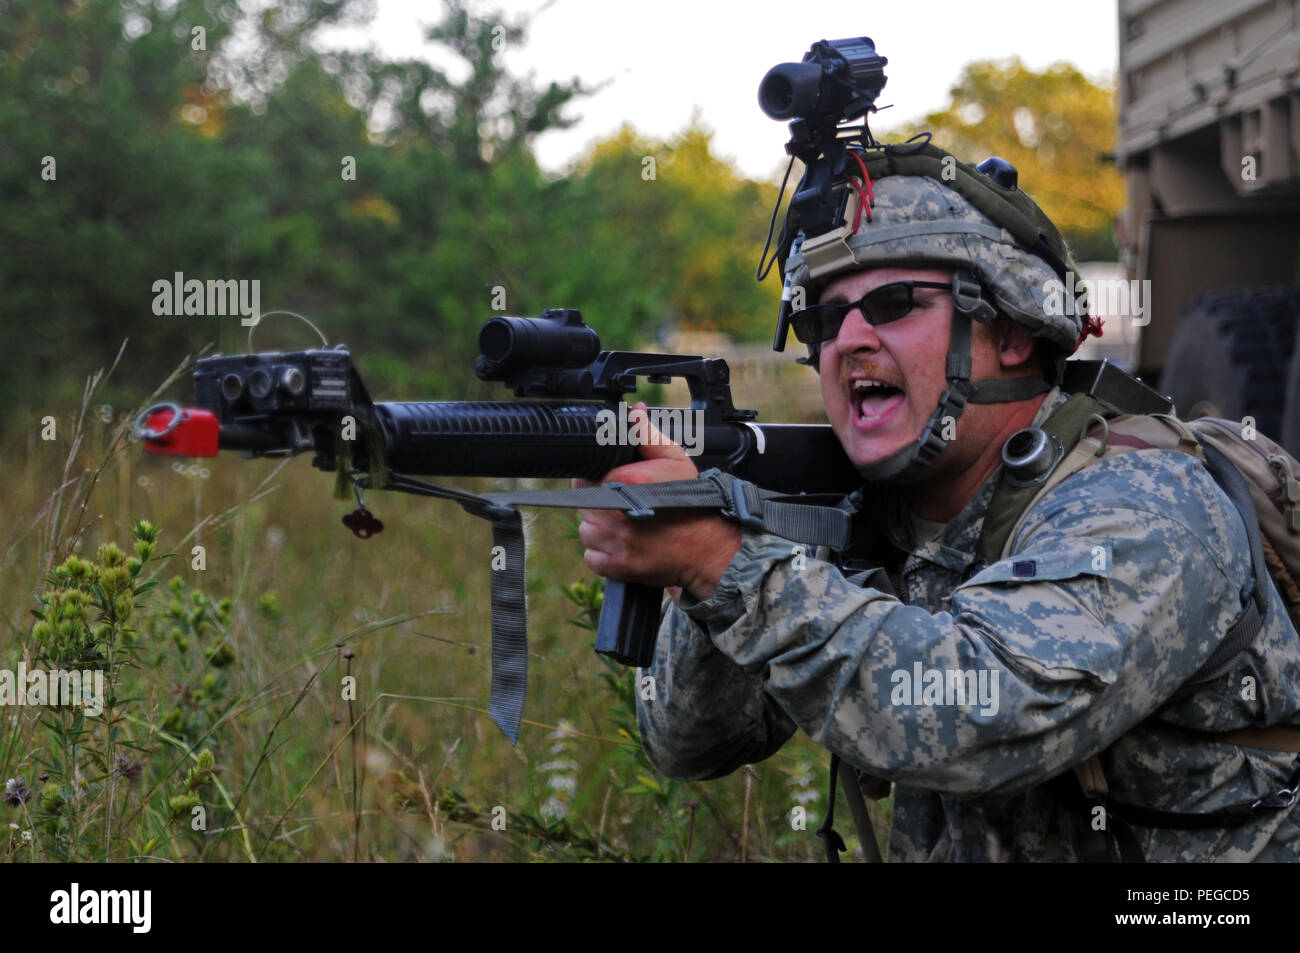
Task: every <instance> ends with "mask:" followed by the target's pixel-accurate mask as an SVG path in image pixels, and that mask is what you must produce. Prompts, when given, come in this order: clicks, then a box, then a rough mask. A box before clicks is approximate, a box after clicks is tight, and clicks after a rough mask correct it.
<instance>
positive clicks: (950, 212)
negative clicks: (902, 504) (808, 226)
mask: <svg viewBox="0 0 1300 953" xmlns="http://www.w3.org/2000/svg"><path fill="white" fill-rule="evenodd" d="M828 191H829V195H830V197H831V199H830V200H831V202H832V203H834V204H837V205H838V206H839V208H840V209H842V212H841V213H840V214H839V215H837V220H838V221H839V222H841V223H843V224H841V225H840V226H839V227H836V228H832V229H830V230H826V231H822V232H821V234H816V235H813V236H811V237H810V236H807V235H805V234H804V233H803V230H802V229H801V226H800V222H799V216H798V209H797V207H796V205H795V204H792V206H791V209H790V213H789V215H788V217H787V219H786V224H785V228H784V229H783V230H782V235H781V239H780V241H779V243H778V250H777V260H778V262H780V263H781V266H782V275H783V279H784V284H785V292H784V296H783V305H782V311H781V316H780V319H779V324H778V328H777V340H776V342H775V343H774V345H773V346H774V347H776V349H777V350H781V349H783V347H784V342H785V336H786V332H787V328H788V326H789V325H788V321H789V314H790V311H791V310H792V309H791V307H790V303H791V301H797V300H798V299H799V298H803V299H804V300H807V301H816V300H817V298H818V296H819V295H820V293H821V291H822V289H823V288H824V287H825V286H826V285H827V284H828V283H829V282H830V281H831V280H832V279H833V278H834V277H836V276H837V275H840V274H843V273H845V272H848V271H857V270H860V269H864V268H882V267H929V268H943V269H952V271H953V281H952V299H953V310H952V333H951V337H950V340H949V345H948V355H947V365H946V369H945V376H946V378H947V382H948V386H947V389H946V390H945V391H944V393H943V395H942V397H941V398H940V400H939V404H938V406H937V407H936V408H935V410H934V413H933V414H931V416H930V419H929V422H928V423H927V425H926V427H925V429H924V430H923V431H922V433H921V435H920V436H919V437H918V439H917V440H916V441H914V442H913V443H910V444H909V445H907V446H905V447H903V448H902V449H900V450H898V451H897V452H895V453H893V454H891V455H890V456H888V457H886V458H885V459H883V460H880V461H877V462H876V463H873V464H870V465H868V466H864V467H860V468H859V470H860V471H861V473H862V475H863V476H864V477H865V478H866V479H868V480H871V481H889V482H895V483H906V482H910V481H913V480H915V479H917V478H919V477H920V476H922V475H923V474H924V472H925V471H926V469H927V468H928V467H929V466H930V464H932V463H933V462H934V460H935V459H936V458H937V457H938V456H939V454H941V453H942V452H943V450H944V449H945V448H946V447H947V445H948V442H949V441H948V440H945V439H944V438H943V433H944V431H945V430H948V429H949V428H947V427H945V426H944V422H945V418H951V420H952V421H956V419H957V418H959V417H960V416H961V414H962V412H963V411H964V410H965V409H966V405H967V404H970V403H978V404H994V403H1009V402H1015V401H1022V400H1027V399H1029V398H1030V397H1033V396H1035V395H1037V394H1041V393H1045V392H1046V391H1048V390H1050V388H1051V386H1052V385H1053V384H1055V383H1059V381H1060V375H1061V373H1062V371H1063V368H1064V362H1065V359H1066V357H1068V356H1069V355H1070V354H1072V353H1073V352H1074V351H1075V350H1076V349H1077V347H1078V345H1079V344H1080V343H1081V342H1082V341H1083V339H1084V338H1085V337H1086V336H1087V335H1088V334H1090V333H1093V334H1095V333H1098V330H1099V328H1098V327H1097V325H1096V324H1095V323H1094V322H1093V321H1092V319H1090V318H1087V317H1086V316H1085V315H1080V314H1077V313H1073V309H1062V308H1060V307H1052V306H1051V305H1050V300H1049V299H1050V297H1051V296H1052V295H1053V293H1055V294H1057V295H1059V294H1060V289H1061V288H1062V286H1065V287H1068V281H1069V279H1068V274H1067V273H1068V272H1070V271H1072V270H1075V269H1074V264H1073V262H1072V260H1071V257H1070V252H1069V249H1068V248H1067V246H1066V243H1065V241H1064V240H1063V239H1062V237H1061V235H1060V232H1059V231H1057V229H1056V227H1055V226H1054V225H1053V224H1052V222H1051V221H1050V220H1049V219H1048V218H1047V216H1046V215H1045V214H1044V213H1043V211H1042V209H1040V208H1039V207H1038V205H1037V204H1036V203H1035V202H1034V201H1033V199H1031V198H1030V197H1029V196H1028V195H1026V194H1025V193H1024V192H1023V191H1021V190H1020V188H1019V187H1018V183H1017V175H1016V170H1015V169H1014V168H1013V167H1012V166H1011V165H1010V164H1009V163H1007V162H1005V161H1004V160H1002V159H996V158H993V159H987V160H985V161H984V162H982V163H980V165H979V166H975V165H972V164H970V163H967V162H962V161H960V160H958V159H957V158H956V157H955V156H953V155H952V154H951V153H949V152H947V151H945V150H943V149H940V148H938V147H937V146H934V145H933V144H931V143H929V142H913V143H906V144H901V145H880V144H876V148H867V149H854V150H849V151H847V152H846V161H844V163H843V171H842V172H841V173H840V174H839V175H838V176H836V178H835V180H834V183H833V185H832V186H831V188H830V189H829V190H828ZM1058 301H1059V298H1058ZM1063 310H1068V311H1071V313H1068V314H1065V313H1061V312H1062V311H1063ZM998 314H1002V315H1005V316H1006V317H1007V318H1009V319H1010V320H1012V321H1014V322H1016V323H1018V324H1020V325H1023V326H1024V327H1026V328H1027V329H1028V330H1029V332H1030V334H1031V335H1032V336H1034V337H1035V338H1036V339H1040V340H1041V341H1043V342H1044V347H1045V349H1046V351H1047V353H1046V354H1045V355H1044V358H1045V360H1044V364H1045V367H1044V378H1043V379H1038V378H1023V377H1022V378H1007V379H991V380H981V381H972V380H971V379H970V377H971V330H972V329H971V322H972V321H979V322H981V323H985V324H987V323H988V322H990V321H992V320H993V318H994V317H995V316H997V315H998ZM1042 353H1043V349H1040V354H1042ZM802 360H803V362H804V363H809V364H812V365H813V366H814V367H815V366H816V365H817V360H818V345H817V344H815V343H814V344H810V345H808V356H807V357H806V358H804V359H802Z"/></svg>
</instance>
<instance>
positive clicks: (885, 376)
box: [840, 361, 907, 390]
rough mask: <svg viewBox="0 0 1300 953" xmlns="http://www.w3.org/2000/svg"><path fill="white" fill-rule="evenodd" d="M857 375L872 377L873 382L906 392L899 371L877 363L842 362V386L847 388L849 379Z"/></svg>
mask: <svg viewBox="0 0 1300 953" xmlns="http://www.w3.org/2000/svg"><path fill="white" fill-rule="evenodd" d="M854 375H857V376H859V377H870V378H871V379H872V380H877V381H882V382H883V383H885V384H888V385H889V386H890V387H897V388H898V389H899V390H906V389H907V388H906V387H904V386H903V378H902V376H901V375H900V374H899V373H898V371H897V370H895V369H894V368H891V367H886V366H885V365H883V364H878V363H876V362H875V361H841V362H840V385H841V386H842V387H845V388H847V387H848V386H849V378H850V377H853V376H854Z"/></svg>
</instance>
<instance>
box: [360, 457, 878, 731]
mask: <svg viewBox="0 0 1300 953" xmlns="http://www.w3.org/2000/svg"><path fill="white" fill-rule="evenodd" d="M356 482H357V485H358V486H362V487H365V486H368V485H369V484H370V480H369V478H367V477H364V476H363V477H358V478H357V480H356ZM382 489H386V490H401V491H403V492H406V493H414V494H416V495H419V496H432V497H438V498H441V499H450V500H455V501H456V502H457V503H459V504H460V505H461V506H462V507H464V509H465V511H466V512H467V513H469V514H470V515H472V516H478V517H481V518H483V519H486V520H489V521H491V523H492V545H493V547H494V549H495V547H498V546H499V547H501V552H502V553H504V555H505V565H504V568H501V569H494V570H493V572H492V699H491V703H490V705H489V712H490V714H491V716H492V720H493V721H494V722H495V723H496V725H497V727H498V728H500V729H501V731H502V733H503V734H505V736H506V737H507V738H509V739H510V742H511V743H512V744H516V743H518V741H519V726H520V723H521V722H522V720H523V711H524V699H525V696H526V693H527V688H528V605H527V598H526V595H525V591H524V582H525V573H524V568H525V567H524V559H525V551H526V548H525V545H524V529H523V518H522V516H521V515H520V512H519V510H518V509H517V507H520V506H549V507H561V508H564V509H592V510H621V511H623V512H624V513H626V514H627V515H628V516H629V517H630V518H631V519H648V518H650V517H652V516H654V515H655V512H656V510H657V509H710V510H718V511H719V512H720V515H721V516H723V517H724V518H726V519H729V520H731V521H732V522H736V523H739V524H740V525H741V526H743V527H745V528H746V529H749V530H752V531H754V532H761V533H771V534H772V535H774V536H779V537H781V538H782V539H788V540H790V541H791V542H794V543H804V544H807V545H809V546H829V547H831V548H832V549H837V550H843V549H845V548H847V547H848V543H849V538H850V535H851V529H852V518H853V509H852V508H851V507H850V506H849V505H847V504H845V503H844V502H843V498H842V497H839V496H811V495H804V494H799V495H791V494H784V493H775V492H773V491H771V490H761V489H759V488H758V487H756V486H754V484H752V483H749V482H747V481H745V480H741V479H738V478H736V477H734V476H732V475H731V474H729V473H723V472H722V471H720V470H716V469H714V470H706V471H705V472H704V473H703V474H702V475H701V477H700V478H699V479H696V480H675V481H671V482H667V483H642V484H637V485H634V486H628V485H625V484H622V483H606V484H603V485H601V486H592V487H579V488H576V489H568V490H520V491H514V492H505V493H486V494H478V493H470V492H468V491H466V490H458V489H454V488H452V487H444V486H437V485H435V484H432V483H425V482H423V481H421V480H414V479H412V478H410V477H407V476H403V475H401V474H398V473H393V474H390V475H389V478H388V481H387V482H386V483H384V484H383V487H382Z"/></svg>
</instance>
